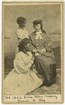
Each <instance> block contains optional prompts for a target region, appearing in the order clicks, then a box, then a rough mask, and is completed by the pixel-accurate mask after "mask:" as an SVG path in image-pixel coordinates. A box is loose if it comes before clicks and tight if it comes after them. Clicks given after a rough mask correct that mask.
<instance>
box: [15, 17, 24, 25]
mask: <svg viewBox="0 0 65 105" xmlns="http://www.w3.org/2000/svg"><path fill="white" fill-rule="evenodd" d="M17 23H18V25H21V26H22V25H23V24H26V19H25V18H24V17H18V19H17Z"/></svg>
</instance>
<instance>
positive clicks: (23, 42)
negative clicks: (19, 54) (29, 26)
mask: <svg viewBox="0 0 65 105" xmlns="http://www.w3.org/2000/svg"><path fill="white" fill-rule="evenodd" d="M28 43H30V40H29V39H28V38H24V39H22V40H21V42H20V44H19V46H18V47H19V51H24V50H25V46H26V45H27V44H28Z"/></svg>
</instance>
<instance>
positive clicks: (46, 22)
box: [3, 4, 61, 56]
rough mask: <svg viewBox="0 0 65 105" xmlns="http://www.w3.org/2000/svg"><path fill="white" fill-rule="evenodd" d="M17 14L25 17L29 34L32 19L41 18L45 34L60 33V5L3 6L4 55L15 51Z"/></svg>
mask: <svg viewBox="0 0 65 105" xmlns="http://www.w3.org/2000/svg"><path fill="white" fill-rule="evenodd" d="M19 16H23V17H25V18H26V20H27V24H26V29H27V30H28V32H29V34H30V33H31V32H33V20H35V19H42V20H43V26H44V28H45V30H46V32H47V34H52V33H55V34H56V35H57V34H59V33H60V29H61V21H60V20H61V17H60V16H61V14H60V5H58V4H48V5H47V4H44V5H42V4H41V5H33V4H32V5H15V6H14V5H13V6H12V5H11V6H4V11H3V17H4V18H3V36H4V52H5V55H6V56H7V55H12V54H13V53H15V50H16V47H17V42H18V40H17V36H16V31H17V28H18V24H17V22H16V20H17V18H18V17H19ZM56 38H57V37H56ZM57 39H58V38H57Z"/></svg>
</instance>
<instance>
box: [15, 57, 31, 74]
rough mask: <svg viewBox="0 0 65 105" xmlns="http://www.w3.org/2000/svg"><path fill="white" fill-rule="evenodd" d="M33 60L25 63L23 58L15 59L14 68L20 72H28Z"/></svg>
mask: <svg viewBox="0 0 65 105" xmlns="http://www.w3.org/2000/svg"><path fill="white" fill-rule="evenodd" d="M31 65H32V62H31V63H29V64H27V65H25V63H24V61H23V59H16V58H15V60H14V68H15V70H16V71H17V72H18V73H27V72H28V71H29V69H30V66H31Z"/></svg>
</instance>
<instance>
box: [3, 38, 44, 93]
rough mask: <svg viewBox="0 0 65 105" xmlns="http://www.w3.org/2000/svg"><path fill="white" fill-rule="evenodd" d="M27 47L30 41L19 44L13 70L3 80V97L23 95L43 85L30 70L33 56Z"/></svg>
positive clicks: (24, 40) (25, 40) (26, 40)
mask: <svg viewBox="0 0 65 105" xmlns="http://www.w3.org/2000/svg"><path fill="white" fill-rule="evenodd" d="M29 45H30V40H29V39H27V38H25V39H23V40H22V41H21V42H20V44H19V53H18V54H17V55H16V57H15V60H14V69H12V71H11V72H10V73H9V75H7V77H6V78H5V80H4V95H25V94H27V93H29V92H31V91H33V90H34V89H36V88H38V87H39V86H40V85H41V84H42V83H43V80H42V79H40V78H39V77H38V76H37V75H36V73H35V72H34V71H33V70H31V66H32V64H33V56H32V54H31V52H29Z"/></svg>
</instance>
